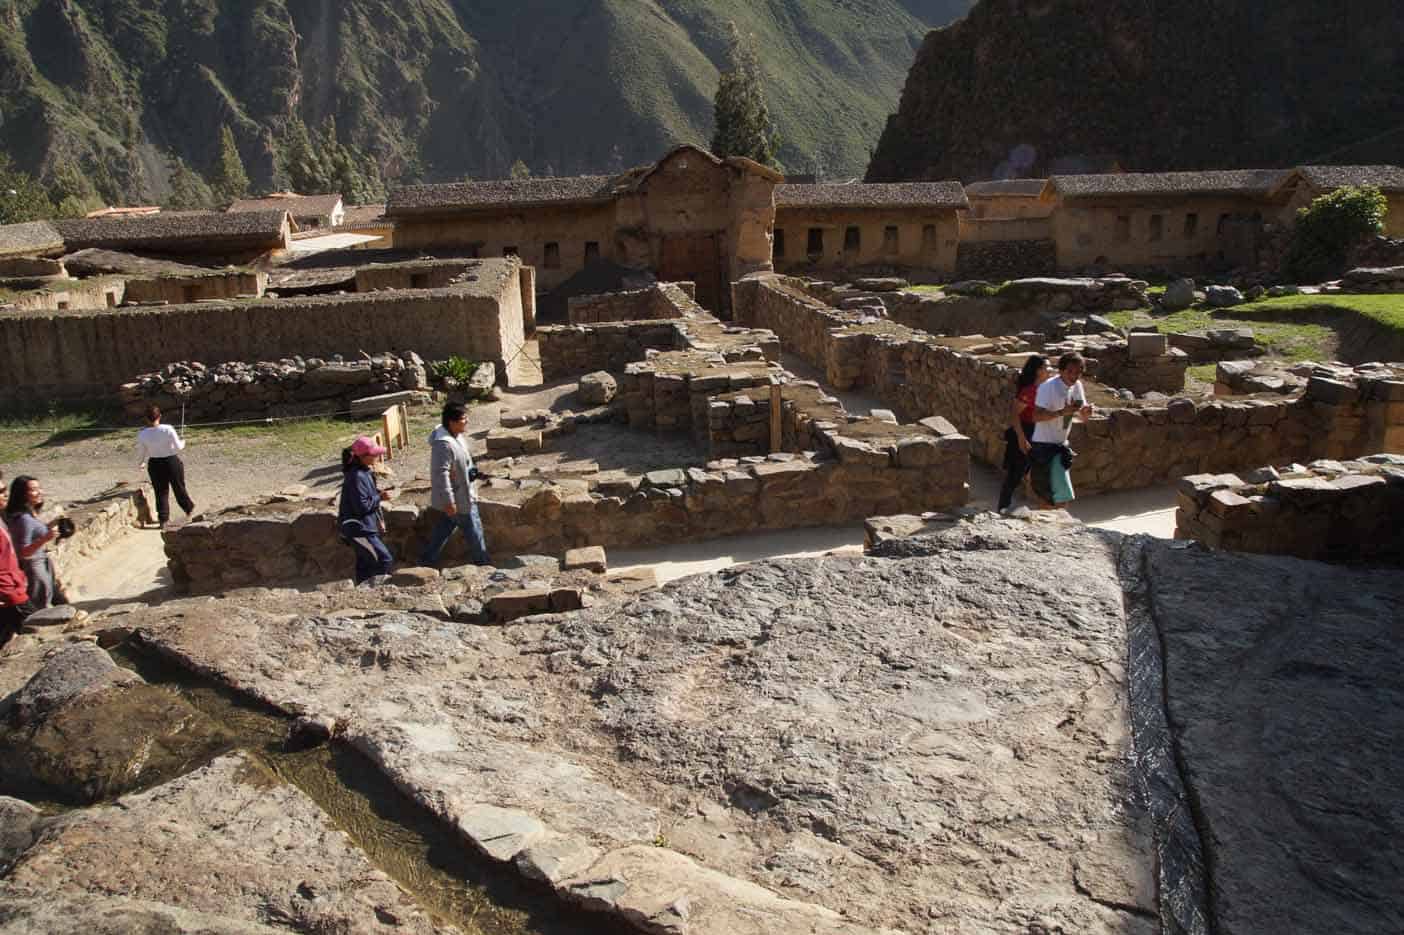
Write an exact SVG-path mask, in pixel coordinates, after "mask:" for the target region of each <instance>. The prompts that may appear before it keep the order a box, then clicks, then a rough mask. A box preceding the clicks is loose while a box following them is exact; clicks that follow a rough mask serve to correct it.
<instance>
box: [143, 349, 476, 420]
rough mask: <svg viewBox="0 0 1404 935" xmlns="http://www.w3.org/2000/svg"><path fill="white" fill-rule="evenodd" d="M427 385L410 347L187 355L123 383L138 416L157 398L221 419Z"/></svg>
mask: <svg viewBox="0 0 1404 935" xmlns="http://www.w3.org/2000/svg"><path fill="white" fill-rule="evenodd" d="M487 366H491V365H487ZM428 389H429V374H428V372H427V370H426V369H425V366H424V361H423V360H422V359H421V358H420V356H419V355H418V354H416V353H414V352H413V351H409V352H405V353H403V354H397V353H394V352H385V353H381V354H376V355H374V356H369V357H365V358H362V359H359V360H351V361H343V360H340V359H339V358H333V359H332V360H322V359H321V358H318V357H310V358H302V357H292V358H285V359H283V360H279V361H259V362H257V363H245V362H242V361H229V362H226V363H222V364H216V365H213V366H209V367H207V366H205V365H204V364H202V363H200V362H198V361H182V362H180V363H174V364H169V365H167V366H166V367H164V368H162V369H161V371H160V372H158V373H147V374H142V375H141V376H139V377H137V379H136V380H134V381H133V382H131V383H127V384H124V385H123V386H122V391H121V392H122V406H123V408H124V409H125V410H126V412H127V414H128V415H129V416H132V417H139V416H141V415H142V413H143V411H144V410H145V409H146V407H147V406H148V405H150V404H152V403H155V404H156V405H158V406H160V407H161V409H162V410H163V411H165V412H169V413H174V412H177V411H183V413H184V415H185V418H186V419H219V418H222V417H225V416H241V415H249V414H252V413H258V414H260V415H264V414H267V415H271V416H275V417H276V416H300V415H315V414H319V413H333V412H344V411H345V410H346V409H347V407H349V406H350V404H351V402H352V401H353V400H356V399H362V398H365V397H367V396H381V395H384V394H386V393H398V392H401V391H423V392H426V393H427V391H428ZM426 398H427V397H426Z"/></svg>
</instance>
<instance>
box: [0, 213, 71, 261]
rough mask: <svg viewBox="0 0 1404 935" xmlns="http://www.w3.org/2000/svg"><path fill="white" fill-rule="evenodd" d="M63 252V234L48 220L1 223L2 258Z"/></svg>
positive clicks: (0, 252) (0, 255) (0, 249)
mask: <svg viewBox="0 0 1404 935" xmlns="http://www.w3.org/2000/svg"><path fill="white" fill-rule="evenodd" d="M62 252H63V236H62V235H61V234H59V232H58V230H57V229H56V228H55V227H54V225H53V224H51V223H50V222H48V221H27V222H25V223H23V224H0V258H5V257H15V256H57V255H58V254H60V253H62Z"/></svg>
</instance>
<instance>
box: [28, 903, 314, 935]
mask: <svg viewBox="0 0 1404 935" xmlns="http://www.w3.org/2000/svg"><path fill="white" fill-rule="evenodd" d="M38 932H83V933H84V935H132V933H134V932H143V933H145V932H151V933H160V935H282V933H286V932H287V929H285V928H282V927H277V928H274V927H271V926H267V925H259V924H258V923H255V922H242V921H239V920H237V919H226V918H220V917H219V916H214V915H210V914H208V913H204V912H191V911H190V910H187V909H178V908H176V907H174V906H163V905H161V904H159V903H152V902H144V901H142V900H137V899H127V898H124V897H120V896H102V895H97V894H87V893H81V894H69V893H64V894H46V895H43V896H39V897H33V898H26V899H18V898H10V897H6V898H4V899H0V935H35V933H38Z"/></svg>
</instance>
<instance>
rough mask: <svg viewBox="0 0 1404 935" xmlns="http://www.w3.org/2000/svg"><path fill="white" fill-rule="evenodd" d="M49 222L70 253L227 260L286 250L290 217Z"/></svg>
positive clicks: (177, 215)
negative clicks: (90, 251) (92, 250)
mask: <svg viewBox="0 0 1404 935" xmlns="http://www.w3.org/2000/svg"><path fill="white" fill-rule="evenodd" d="M53 226H54V228H55V229H56V230H57V231H58V233H59V234H60V236H62V238H63V244H64V248H65V249H66V250H68V251H70V252H72V251H74V250H84V249H87V248H89V247H97V248H101V249H103V250H121V251H127V252H135V253H143V252H145V253H154V254H162V255H183V256H199V257H222V258H228V259H230V260H233V261H247V260H251V259H254V258H257V257H260V256H264V255H266V254H269V253H273V252H275V251H278V250H286V249H287V248H288V244H289V242H290V241H291V239H292V218H291V217H290V216H289V215H288V212H287V211H283V210H273V211H249V212H245V213H240V214H219V213H209V212H172V211H163V212H161V213H160V214H153V215H150V216H145V217H105V218H82V219H78V220H68V221H54V222H53Z"/></svg>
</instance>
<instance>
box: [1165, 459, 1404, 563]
mask: <svg viewBox="0 0 1404 935" xmlns="http://www.w3.org/2000/svg"><path fill="white" fill-rule="evenodd" d="M1249 476H1250V477H1251V481H1245V480H1244V479H1243V478H1240V477H1238V476H1237V475H1234V474H1224V475H1213V474H1197V475H1192V476H1189V477H1185V478H1184V479H1183V480H1182V481H1181V482H1180V492H1179V507H1178V509H1177V510H1176V512H1175V537H1176V538H1177V539H1198V540H1199V541H1200V542H1203V543H1205V544H1206V545H1209V546H1212V547H1214V548H1217V549H1231V550H1233V551H1238V552H1261V553H1266V554H1269V555H1295V556H1297V557H1298V558H1306V559H1316V560H1321V561H1339V562H1370V563H1381V564H1390V565H1404V524H1401V523H1400V522H1399V518H1400V517H1401V516H1404V456H1400V455H1391V454H1380V455H1372V456H1368V457H1366V458H1363V459H1361V460H1359V461H1350V462H1346V463H1342V462H1339V461H1315V462H1312V463H1311V464H1310V465H1308V466H1306V467H1305V468H1303V467H1301V466H1298V465H1294V466H1292V467H1290V468H1287V469H1285V470H1283V471H1280V472H1279V471H1278V470H1276V469H1274V468H1264V469H1261V470H1259V471H1256V472H1254V474H1253V475H1249Z"/></svg>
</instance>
